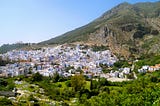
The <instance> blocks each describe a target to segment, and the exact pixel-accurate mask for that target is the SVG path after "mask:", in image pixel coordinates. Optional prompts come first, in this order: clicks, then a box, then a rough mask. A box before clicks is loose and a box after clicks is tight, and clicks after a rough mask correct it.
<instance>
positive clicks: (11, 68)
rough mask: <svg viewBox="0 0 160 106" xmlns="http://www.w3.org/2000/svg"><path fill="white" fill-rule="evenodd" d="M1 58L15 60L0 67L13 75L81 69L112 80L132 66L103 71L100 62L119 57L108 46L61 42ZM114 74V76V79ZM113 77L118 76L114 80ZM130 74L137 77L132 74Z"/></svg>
mask: <svg viewBox="0 0 160 106" xmlns="http://www.w3.org/2000/svg"><path fill="white" fill-rule="evenodd" d="M0 56H1V57H2V59H9V60H10V61H16V62H15V63H14V64H7V65H6V66H1V67H0V77H14V76H19V75H31V74H33V73H37V72H39V73H40V74H41V75H43V76H54V74H55V73H58V74H59V75H60V76H63V77H69V76H74V74H80V73H83V74H84V75H85V76H87V77H88V78H91V77H97V76H99V77H104V78H107V79H108V80H111V81H125V80H127V78H126V75H128V74H131V73H133V72H132V71H133V67H132V68H130V67H124V68H120V69H118V70H111V71H110V72H109V73H103V71H102V68H101V66H100V64H103V65H106V66H107V67H111V66H113V65H114V63H115V62H117V61H118V59H117V57H116V56H115V55H113V54H112V53H111V51H109V50H105V51H97V52H94V51H92V49H91V48H90V49H84V47H83V46H80V45H77V46H76V47H69V46H65V45H60V46H57V47H52V48H51V47H45V48H42V49H40V50H29V51H27V50H13V51H10V52H7V53H5V54H1V55H0ZM159 69H160V65H159V64H158V65H155V66H148V65H145V66H143V67H142V68H141V69H138V72H139V73H146V72H153V71H156V70H159ZM113 78H114V79H113ZM115 78H117V79H116V80H115ZM133 78H137V76H136V74H135V73H134V74H133Z"/></svg>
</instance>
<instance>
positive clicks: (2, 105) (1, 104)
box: [0, 98, 13, 106]
mask: <svg viewBox="0 0 160 106" xmlns="http://www.w3.org/2000/svg"><path fill="white" fill-rule="evenodd" d="M0 106H13V104H12V102H11V100H9V99H7V98H0Z"/></svg>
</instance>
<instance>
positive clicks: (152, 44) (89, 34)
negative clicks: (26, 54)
mask: <svg viewBox="0 0 160 106" xmlns="http://www.w3.org/2000/svg"><path fill="white" fill-rule="evenodd" d="M159 32H160V2H144V3H136V4H129V3H127V2H124V3H121V4H119V5H117V6H116V7H114V8H112V9H111V10H109V11H107V12H105V13H104V14H103V15H102V16H100V17H99V18H98V19H96V20H94V21H92V22H91V23H89V24H87V25H85V26H82V27H80V28H77V29H75V30H72V31H70V32H67V33H65V34H63V35H61V36H58V37H55V38H52V39H50V40H47V41H44V42H41V43H40V44H63V43H73V42H80V43H86V44H92V45H95V44H96V45H105V46H108V47H109V49H110V50H111V51H112V52H113V53H115V54H117V55H118V56H124V57H126V58H129V57H137V56H139V55H140V54H150V53H160V34H159Z"/></svg>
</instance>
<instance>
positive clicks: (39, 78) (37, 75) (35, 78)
mask: <svg viewBox="0 0 160 106" xmlns="http://www.w3.org/2000/svg"><path fill="white" fill-rule="evenodd" d="M42 78H43V76H42V75H41V74H40V73H38V72H37V73H35V74H33V76H32V81H33V82H35V81H37V82H38V81H42Z"/></svg>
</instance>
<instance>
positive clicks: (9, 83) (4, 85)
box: [0, 78, 15, 91]
mask: <svg viewBox="0 0 160 106" xmlns="http://www.w3.org/2000/svg"><path fill="white" fill-rule="evenodd" d="M14 87H15V84H14V80H13V78H8V79H4V78H0V91H11V90H13V88H14Z"/></svg>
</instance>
